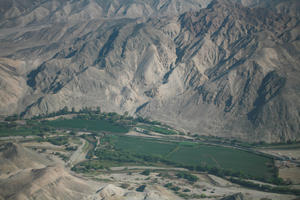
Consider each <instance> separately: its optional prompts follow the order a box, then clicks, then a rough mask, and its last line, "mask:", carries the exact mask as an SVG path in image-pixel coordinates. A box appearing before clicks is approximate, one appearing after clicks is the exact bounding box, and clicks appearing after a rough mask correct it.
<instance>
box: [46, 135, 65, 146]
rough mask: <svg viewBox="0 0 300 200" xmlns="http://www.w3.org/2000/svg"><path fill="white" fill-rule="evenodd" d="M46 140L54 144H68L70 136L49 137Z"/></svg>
mask: <svg viewBox="0 0 300 200" xmlns="http://www.w3.org/2000/svg"><path fill="white" fill-rule="evenodd" d="M46 141H47V142H50V143H51V144H54V145H58V146H62V145H66V144H68V137H66V136H64V137H49V138H47V139H46Z"/></svg>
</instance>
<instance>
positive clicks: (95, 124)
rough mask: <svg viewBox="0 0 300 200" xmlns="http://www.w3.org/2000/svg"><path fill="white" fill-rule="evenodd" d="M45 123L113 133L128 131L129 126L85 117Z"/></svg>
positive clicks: (58, 126) (56, 126) (60, 126)
mask: <svg viewBox="0 0 300 200" xmlns="http://www.w3.org/2000/svg"><path fill="white" fill-rule="evenodd" d="M44 124H46V125H48V126H52V127H55V128H66V129H68V128H70V129H80V130H83V129H85V130H88V131H107V132H112V133H127V132H128V131H129V129H128V128H127V127H124V126H121V125H118V124H114V123H110V122H108V121H106V120H100V119H98V120H85V119H58V120H53V121H46V122H44Z"/></svg>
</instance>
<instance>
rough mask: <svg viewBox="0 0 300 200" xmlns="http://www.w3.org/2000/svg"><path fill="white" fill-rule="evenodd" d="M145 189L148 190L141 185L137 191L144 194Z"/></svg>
mask: <svg viewBox="0 0 300 200" xmlns="http://www.w3.org/2000/svg"><path fill="white" fill-rule="evenodd" d="M145 188H146V185H141V186H140V187H138V188H136V191H137V192H144V190H145Z"/></svg>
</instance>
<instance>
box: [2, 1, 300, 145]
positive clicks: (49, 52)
mask: <svg viewBox="0 0 300 200" xmlns="http://www.w3.org/2000/svg"><path fill="white" fill-rule="evenodd" d="M87 2H89V3H88V4H87V5H81V6H78V5H75V4H74V5H73V4H72V6H73V7H72V8H73V9H75V8H80V9H83V8H86V6H88V5H89V4H90V3H92V2H93V1H87ZM97 2H98V3H97V6H99V5H102V4H101V3H99V2H100V1H97ZM161 2H163V1H161ZM172 2H173V1H169V3H172ZM197 2H198V1H196V3H197ZM209 2H210V1H209ZM209 2H208V1H205V2H204V1H201V2H200V1H199V2H198V3H202V4H203V5H204V4H205V3H206V4H208V3H209ZM251 2H252V3H251ZM254 2H256V3H254ZM257 2H259V1H242V3H243V4H241V3H239V2H238V1H234V0H226V1H220V0H219V1H217V0H214V1H211V2H210V3H209V4H208V6H207V8H205V9H201V10H197V11H190V12H186V13H184V14H182V15H178V16H176V13H174V15H173V14H172V15H169V14H167V13H168V12H162V13H165V14H166V15H164V16H160V17H152V18H149V19H148V18H147V19H146V18H144V19H143V18H138V19H133V18H118V19H116V18H109V17H108V15H105V16H106V19H101V18H100V17H95V18H93V19H92V18H88V19H89V20H77V18H76V17H74V18H73V17H72V13H73V14H74V13H76V12H71V14H69V15H67V16H68V17H70V19H69V18H68V17H67V18H65V19H64V20H62V22H61V23H56V21H55V20H54V21H53V23H54V24H44V25H43V26H38V25H37V26H35V27H34V29H33V28H32V27H29V26H24V27H22V29H18V31H17V32H13V33H14V34H11V33H10V32H9V31H12V30H8V29H3V30H5V31H3V34H2V35H1V38H2V40H1V43H2V44H3V45H2V47H0V55H2V56H5V57H10V58H11V59H12V60H24V73H23V74H22V76H20V75H18V76H17V77H18V78H19V77H22V80H24V79H25V80H26V83H27V85H25V84H24V85H22V87H23V88H26V90H24V93H20V95H18V96H17V98H16V99H17V100H16V101H12V105H11V107H13V108H14V110H13V112H18V113H21V114H22V115H23V116H25V117H30V116H33V115H38V114H46V113H51V112H54V111H58V110H60V109H62V108H64V107H65V106H67V107H68V108H69V109H72V107H74V109H77V110H79V109H81V108H84V107H91V108H96V107H98V106H100V107H101V110H103V111H115V112H119V113H123V112H125V111H129V113H130V114H132V115H141V116H145V117H150V118H152V119H156V120H160V121H163V122H165V123H168V124H170V125H173V126H175V127H176V128H179V129H185V130H186V131H189V132H191V133H193V134H194V133H195V134H205V135H215V136H219V137H236V138H239V139H243V140H248V141H261V140H264V141H267V142H279V141H287V140H299V132H300V131H299V128H300V127H299V124H300V123H299V121H300V116H299V113H300V112H299V110H300V109H299V105H300V102H299V90H298V86H299V84H300V83H299V79H298V74H299V63H300V61H299V56H298V55H299V31H298V30H299V16H297V12H296V10H297V9H298V8H299V7H297V5H298V4H299V3H297V1H277V2H276V3H273V4H272V6H270V5H271V3H270V2H271V1H263V2H264V3H261V4H257ZM94 3H95V2H94ZM268 3H269V4H268ZM150 4H151V3H150V2H149V5H150ZM103 5H104V4H103ZM126 5H127V6H129V4H126ZM167 5H169V6H171V4H166V6H167ZM176 5H185V6H188V5H189V4H176ZM244 5H248V6H250V7H245V6H244ZM257 5H261V6H262V7H257ZM290 5H294V6H292V7H289V6H290ZM143 6H145V7H147V5H143ZM151 6H152V7H153V6H154V7H155V6H156V7H157V6H158V4H151ZM265 6H269V8H268V9H266V8H264V7H265ZM152 7H151V8H152ZM179 7H180V6H179ZM94 8H96V6H93V9H94ZM86 9H87V8H86ZM161 9H162V8H161ZM182 9H183V8H182ZM286 9H290V10H291V12H288V11H287V10H286ZM58 10H59V9H58ZM83 10H85V9H83ZM133 10H138V9H133ZM139 10H141V9H139ZM158 10H159V9H156V11H155V12H158ZM183 10H184V9H183ZM183 10H182V11H183ZM160 11H162V10H160ZM24 12H25V11H24ZM28 12H29V11H28ZM151 12H152V11H151ZM151 12H150V11H149V13H151ZM178 12H179V11H178ZM180 12H181V11H180ZM97 13H100V12H97ZM123 13H124V12H123ZM162 15H163V14H162ZM53 16H54V15H52V17H53ZM135 16H138V15H135ZM80 18H81V17H80ZM81 19H84V18H81ZM8 21H9V20H8ZM8 21H7V22H8ZM37 21H39V22H41V21H42V20H37ZM5 23H6V22H5ZM23 24H24V23H23ZM25 24H26V23H25ZM3 26H6V25H5V24H3ZM29 55H30V56H29ZM0 76H1V74H0ZM2 77H12V76H11V75H6V74H5V75H2ZM12 85H15V84H12ZM11 87H12V86H11ZM2 91H3V93H5V94H6V93H8V91H9V87H8V88H7V89H5V90H2ZM1 109H2V111H3V114H11V113H10V112H8V111H6V110H5V105H2V106H1Z"/></svg>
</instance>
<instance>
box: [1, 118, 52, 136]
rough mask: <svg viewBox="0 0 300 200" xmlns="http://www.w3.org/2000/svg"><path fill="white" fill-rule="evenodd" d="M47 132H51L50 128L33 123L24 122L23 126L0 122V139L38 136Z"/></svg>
mask: <svg viewBox="0 0 300 200" xmlns="http://www.w3.org/2000/svg"><path fill="white" fill-rule="evenodd" d="M49 131H52V129H51V128H50V127H48V126H42V125H41V124H40V123H38V122H34V121H26V122H25V124H17V123H15V122H0V137H7V136H29V135H39V134H41V133H43V132H49Z"/></svg>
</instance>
